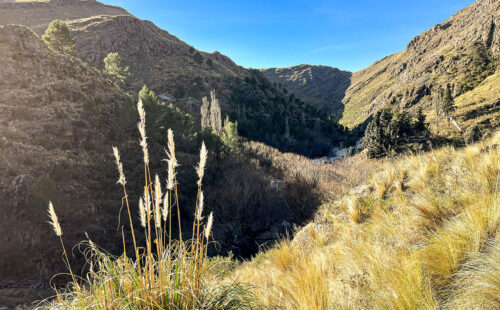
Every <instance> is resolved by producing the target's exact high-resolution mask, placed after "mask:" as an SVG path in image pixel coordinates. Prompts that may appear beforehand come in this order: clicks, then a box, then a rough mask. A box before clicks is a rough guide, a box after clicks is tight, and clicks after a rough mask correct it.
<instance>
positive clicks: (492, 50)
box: [341, 0, 500, 127]
mask: <svg viewBox="0 0 500 310" xmlns="http://www.w3.org/2000/svg"><path fill="white" fill-rule="evenodd" d="M498 25H500V1H498V0H478V1H476V2H475V3H473V4H471V5H470V6H468V7H467V8H465V9H463V10H462V11H460V12H458V13H457V14H455V15H454V16H452V17H451V18H450V19H448V20H447V21H445V22H444V23H442V24H439V25H436V26H434V27H433V28H432V29H430V30H428V31H426V32H424V33H422V34H421V35H419V36H417V37H415V38H414V39H413V40H411V42H409V43H408V46H407V48H406V50H404V51H402V52H400V53H397V54H394V55H391V56H388V57H386V58H384V59H382V60H380V61H378V62H376V63H375V64H373V65H371V66H370V67H368V68H366V69H364V70H361V71H359V72H356V73H354V74H353V76H352V79H351V85H350V87H349V88H348V89H347V91H346V96H345V98H344V99H343V104H344V105H345V108H344V113H343V116H342V119H341V123H343V124H345V125H347V126H349V127H354V126H356V125H358V124H360V123H362V122H363V121H364V120H366V119H367V118H368V117H369V115H371V114H372V113H373V112H374V111H376V110H378V109H379V108H380V107H382V106H386V105H393V106H399V107H400V108H402V109H412V108H414V107H416V106H423V107H426V108H428V109H429V108H430V105H431V98H432V95H433V94H435V93H436V92H437V91H438V89H439V87H440V86H443V85H446V84H447V83H449V84H451V86H452V88H453V92H454V96H460V95H462V94H465V93H467V92H468V91H471V90H473V89H474V88H476V87H477V86H478V85H479V84H480V83H481V82H482V81H483V80H484V79H485V78H486V77H488V76H490V75H492V74H494V73H495V70H496V66H497V64H496V60H498V59H499V58H500V31H499V28H498ZM498 97H499V98H500V95H498Z"/></svg>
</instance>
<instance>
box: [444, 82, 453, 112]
mask: <svg viewBox="0 0 500 310" xmlns="http://www.w3.org/2000/svg"><path fill="white" fill-rule="evenodd" d="M442 109H443V113H444V115H445V116H446V117H447V118H448V116H450V114H452V113H453V112H455V100H453V95H452V93H451V87H450V85H449V84H448V85H446V90H445V91H444V96H443V106H442Z"/></svg>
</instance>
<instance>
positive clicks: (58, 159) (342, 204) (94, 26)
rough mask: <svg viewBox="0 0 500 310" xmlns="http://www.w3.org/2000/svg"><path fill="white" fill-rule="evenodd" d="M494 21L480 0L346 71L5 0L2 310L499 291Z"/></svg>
mask: <svg viewBox="0 0 500 310" xmlns="http://www.w3.org/2000/svg"><path fill="white" fill-rule="evenodd" d="M56 20H59V21H57V22H55V21H56ZM499 23H500V1H498V0H477V1H475V2H474V3H472V4H470V5H469V6H468V7H466V8H464V9H463V10H461V11H459V12H457V13H456V14H455V15H453V16H452V17H451V18H449V19H448V20H446V21H444V22H443V23H441V24H438V25H436V26H434V27H432V29H430V30H428V31H426V32H424V33H422V34H420V35H419V36H417V37H415V38H414V39H413V40H411V41H410V42H409V43H408V44H407V47H406V49H405V50H404V51H401V52H399V53H396V54H393V55H389V56H387V57H385V58H383V59H381V60H379V61H377V62H376V63H374V64H372V65H371V66H369V67H367V68H365V69H363V70H360V71H357V72H349V71H344V70H340V69H337V68H332V67H329V66H320V65H307V64H302V65H296V66H291V67H286V68H267V69H252V68H245V67H243V66H240V65H238V64H236V63H235V62H234V61H233V60H232V59H231V58H229V57H228V56H226V55H223V54H221V53H220V52H217V51H215V52H210V53H209V52H203V51H201V50H198V49H197V48H195V47H194V46H192V45H190V44H189V43H187V42H184V41H182V40H181V39H180V38H177V37H176V36H174V35H172V34H171V33H169V32H168V31H167V30H168V29H167V30H164V29H161V28H160V27H158V26H156V25H155V24H154V23H153V22H151V21H148V20H143V19H140V18H138V17H136V16H134V15H132V14H131V13H129V12H128V11H127V10H126V9H125V8H121V7H117V6H110V5H106V4H104V3H101V2H98V1H95V0H48V1H0V156H1V159H0V175H2V176H3V177H2V178H0V198H2V199H1V200H2V203H1V205H0V212H1V213H2V217H1V218H0V249H1V251H0V309H4V308H5V309H32V308H33V306H32V305H31V303H32V302H33V301H35V300H41V299H43V298H46V297H48V296H50V295H53V294H54V293H55V291H54V288H56V289H57V290H58V292H57V294H59V295H58V296H59V298H57V299H52V300H50V301H48V302H45V303H44V304H43V305H42V308H43V309H45V308H47V309H85V308H94V307H97V306H96V304H99V305H100V306H99V307H97V308H102V309H115V308H116V309H122V308H123V309H125V308H127V307H132V308H134V309H135V308H141V309H142V308H144V309H146V308H147V309H160V308H162V309H287V310H288V309H300V310H302V309H304V310H306V309H314V310H319V309H494V308H496V307H498V306H500V305H499V304H498V290H500V287H499V286H498V285H497V284H498V283H499V282H500V277H499V275H500V273H499V272H498V268H497V267H498V266H497V265H498V256H499V255H498V253H497V252H498V247H499V245H498V240H497V239H498V237H497V230H498V223H499V222H498V215H499V214H497V213H498V212H497V211H498V210H497V209H498V206H500V201H499V197H500V196H499V192H500V187H499V184H500V157H499V156H498V154H499V152H498V145H499V143H500V140H499V133H498V130H499V129H498V128H499V127H500V67H499V65H500V32H499V30H498V27H497V25H498V24H499ZM50 30H51V31H52V34H51V31H50ZM51 35H52V36H53V37H50V36H51ZM58 36H59V37H58ZM63 45H64V46H63ZM58 47H60V48H59V49H58ZM113 54H115V55H114V56H117V57H118V58H113V57H110V56H113ZM117 59H118V60H117ZM117 72H120V73H117ZM115 148H116V149H115ZM118 150H119V155H118V156H117V152H118ZM117 168H118V171H117ZM125 179H126V181H125ZM117 180H118V183H117ZM49 201H50V205H51V208H53V209H51V210H52V211H50V218H48V217H47V208H48V206H49ZM54 210H55V211H54ZM131 210H132V211H131ZM148 210H149V211H148ZM161 212H163V214H162V213H161ZM54 214H57V215H54ZM48 220H50V222H49V223H50V224H51V225H49V224H48V223H47V221H48ZM51 226H52V227H51ZM62 232H64V233H62ZM54 233H55V234H54ZM59 238H60V240H58V239H59ZM61 245H62V247H63V249H64V250H63V249H61ZM160 253H161V255H160ZM61 258H62V259H61ZM69 266H70V268H69V270H68V267H69ZM61 273H64V274H61ZM56 274H59V275H57V276H55V277H53V275H56ZM75 275H76V276H75ZM80 275H82V276H83V278H82V279H81V280H75V279H76V278H78V277H79V276H80ZM85 277H88V278H87V279H86V278H85ZM110 279H120V281H110ZM78 283H81V285H80V284H78ZM51 287H52V288H51ZM64 287H66V289H67V290H66V291H65V292H66V293H67V294H66V293H65V294H61V292H63V291H64V290H63V288H64ZM485 287H490V288H491V289H488V290H487V289H485ZM125 292H126V293H125ZM217 303H219V305H220V304H224V305H225V306H224V307H223V306H214V305H215V304H217ZM153 304H155V305H154V306H153ZM16 306H17V307H18V308H15V307H16ZM21 307H22V308H21Z"/></svg>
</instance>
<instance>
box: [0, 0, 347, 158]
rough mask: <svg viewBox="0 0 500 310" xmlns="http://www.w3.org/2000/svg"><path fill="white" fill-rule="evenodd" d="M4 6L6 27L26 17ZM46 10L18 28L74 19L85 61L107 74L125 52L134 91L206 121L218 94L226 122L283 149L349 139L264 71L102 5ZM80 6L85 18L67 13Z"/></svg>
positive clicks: (321, 149) (312, 148)
mask: <svg viewBox="0 0 500 310" xmlns="http://www.w3.org/2000/svg"><path fill="white" fill-rule="evenodd" d="M3 5H4V6H5V7H4V11H3V15H0V25H5V24H8V23H11V22H12V20H13V19H12V18H11V17H7V16H9V15H10V13H12V14H15V15H23V14H24V13H22V12H24V10H23V9H22V8H23V6H24V5H25V4H23V3H10V4H3ZM26 5H28V4H26ZM30 5H32V6H35V7H37V6H40V5H42V4H40V3H35V4H33V3H31V4H30ZM44 5H50V6H51V10H50V12H51V14H50V17H49V18H46V17H44V16H43V15H42V17H41V18H40V19H39V18H38V17H37V16H35V15H33V14H32V13H33V12H36V11H37V9H36V8H35V9H27V10H26V16H24V17H23V18H19V19H16V23H26V24H27V25H28V26H31V27H32V28H33V29H34V30H35V31H36V32H37V33H38V34H41V33H43V31H44V30H45V27H44V26H39V25H42V24H43V25H46V24H47V20H48V19H53V18H62V19H67V21H68V24H69V26H70V27H71V29H72V32H73V34H74V36H75V38H76V50H77V53H78V56H79V57H80V58H81V59H83V60H84V61H86V62H87V63H89V64H91V65H92V66H94V67H96V68H99V69H102V67H103V65H104V64H103V59H104V57H106V55H107V54H108V53H110V52H118V53H120V55H121V57H122V60H123V64H124V65H127V66H129V67H130V72H131V77H130V78H129V79H128V81H127V83H126V84H125V85H123V88H124V89H126V90H127V91H128V92H130V93H132V94H135V93H137V92H138V91H139V90H140V89H141V87H142V86H143V85H147V86H148V87H149V88H150V89H152V90H153V91H155V93H157V94H158V95H161V97H162V98H164V100H166V101H167V102H171V103H173V104H175V105H176V106H178V107H180V108H182V109H183V110H184V111H186V112H188V113H190V114H191V115H193V116H194V117H195V119H199V114H200V107H201V98H202V97H203V96H207V95H208V94H209V93H210V90H211V89H215V90H216V93H217V97H218V98H219V102H220V104H221V107H222V114H223V118H225V116H228V117H229V118H230V120H232V121H238V124H239V131H240V134H241V135H243V136H245V137H248V138H250V139H252V140H258V141H261V142H265V143H267V144H270V145H272V146H275V147H278V148H279V149H280V150H284V151H294V152H298V153H301V154H305V155H309V156H322V155H325V154H327V153H329V152H330V149H331V147H332V146H333V145H335V144H337V143H338V142H339V141H340V140H342V139H344V131H343V129H341V128H340V127H338V126H337V125H336V124H335V123H334V122H332V121H330V120H329V119H328V118H327V115H326V114H325V113H323V112H321V111H319V110H317V109H315V108H314V107H311V106H306V105H305V104H304V103H303V102H299V101H298V100H295V98H294V97H290V96H289V95H288V94H286V93H285V91H284V90H282V89H280V88H279V87H275V86H274V85H273V83H271V82H270V81H269V80H268V79H267V78H266V77H265V76H264V75H263V74H262V73H261V72H259V71H258V70H249V69H245V68H243V67H240V66H238V65H236V64H235V63H234V62H233V61H232V60H231V59H229V58H228V57H227V56H224V55H222V54H220V53H218V52H214V53H205V52H201V51H198V50H196V49H195V48H194V47H192V46H189V45H188V44H186V43H185V42H183V41H181V40H179V39H178V38H177V37H175V36H173V35H171V34H169V33H168V32H167V31H165V30H162V29H160V28H158V27H156V26H155V25H154V24H153V23H151V22H149V21H145V20H141V19H138V18H136V17H134V16H131V15H129V14H128V13H127V12H126V11H124V10H123V11H121V10H120V9H116V10H115V8H113V7H108V6H105V5H103V4H100V3H98V2H95V1H77V0H72V1H69V2H68V3H66V2H61V1H51V2H50V3H49V4H44ZM28 7H30V6H29V5H28ZM70 8H71V9H70ZM81 8H82V12H83V13H84V14H83V13H82V14H83V15H81V16H80V15H78V14H76V13H75V15H74V16H70V15H68V14H67V11H68V10H69V11H71V12H73V11H78V10H80V9H81ZM87 13H88V14H87ZM87 15H89V16H87ZM26 20H28V21H26Z"/></svg>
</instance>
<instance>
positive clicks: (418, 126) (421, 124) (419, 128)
mask: <svg viewBox="0 0 500 310" xmlns="http://www.w3.org/2000/svg"><path fill="white" fill-rule="evenodd" d="M425 120H426V117H425V114H424V110H423V109H422V107H419V108H418V110H417V121H416V122H415V131H416V132H417V134H423V133H427V125H426V123H425Z"/></svg>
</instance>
